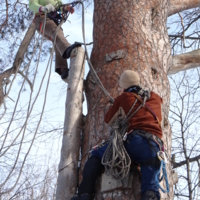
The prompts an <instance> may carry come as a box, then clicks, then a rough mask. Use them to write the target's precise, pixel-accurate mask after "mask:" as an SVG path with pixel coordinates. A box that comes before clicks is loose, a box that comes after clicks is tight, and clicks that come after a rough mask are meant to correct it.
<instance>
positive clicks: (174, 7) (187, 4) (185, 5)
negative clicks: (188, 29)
mask: <svg viewBox="0 0 200 200" xmlns="http://www.w3.org/2000/svg"><path fill="white" fill-rule="evenodd" d="M199 6H200V0H190V1H189V0H181V1H180V0H172V1H171V5H170V8H169V12H168V16H171V15H173V14H176V13H178V12H181V11H183V10H188V9H191V8H197V7H199Z"/></svg>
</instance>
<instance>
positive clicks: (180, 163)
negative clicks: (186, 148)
mask: <svg viewBox="0 0 200 200" xmlns="http://www.w3.org/2000/svg"><path fill="white" fill-rule="evenodd" d="M199 159H200V155H198V156H196V157H194V158H189V159H188V160H189V162H190V163H191V162H195V161H198V160H199ZM186 163H187V160H184V161H181V162H179V163H176V162H172V165H173V169H175V168H178V167H181V166H182V165H185V164H186Z"/></svg>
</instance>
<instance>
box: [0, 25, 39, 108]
mask: <svg viewBox="0 0 200 200" xmlns="http://www.w3.org/2000/svg"><path fill="white" fill-rule="evenodd" d="M34 35H35V24H34V23H32V24H31V25H30V26H29V29H28V30H27V32H26V35H25V37H24V39H23V41H22V43H21V45H20V47H19V49H18V51H17V54H16V56H15V60H14V63H13V66H12V67H11V68H10V69H8V70H6V71H5V72H3V73H2V74H0V107H1V105H2V104H3V102H4V95H5V94H4V93H3V86H4V85H5V84H6V82H8V80H6V79H7V78H8V79H9V77H10V76H11V75H12V74H15V73H17V72H18V70H19V68H20V66H21V63H22V61H23V58H24V54H25V53H26V51H27V48H28V46H29V44H30V42H31V39H32V38H33V36H34Z"/></svg>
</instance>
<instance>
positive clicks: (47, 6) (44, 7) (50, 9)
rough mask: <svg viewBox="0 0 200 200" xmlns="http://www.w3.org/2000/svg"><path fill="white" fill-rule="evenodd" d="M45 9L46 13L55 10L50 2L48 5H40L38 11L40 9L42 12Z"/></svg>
mask: <svg viewBox="0 0 200 200" xmlns="http://www.w3.org/2000/svg"><path fill="white" fill-rule="evenodd" d="M46 10H47V12H48V13H50V12H52V11H55V8H54V6H53V5H51V4H48V5H46V6H41V7H40V8H39V11H42V12H45V11H46Z"/></svg>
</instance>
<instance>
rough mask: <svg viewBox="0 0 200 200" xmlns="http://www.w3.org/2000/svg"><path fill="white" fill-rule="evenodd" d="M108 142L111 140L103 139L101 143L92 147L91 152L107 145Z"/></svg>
mask: <svg viewBox="0 0 200 200" xmlns="http://www.w3.org/2000/svg"><path fill="white" fill-rule="evenodd" d="M108 142H109V141H105V140H102V142H101V143H100V144H97V145H95V146H93V147H92V149H91V150H90V151H89V154H90V153H92V152H93V151H95V150H97V149H99V148H101V147H103V146H105V145H106V144H108Z"/></svg>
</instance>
